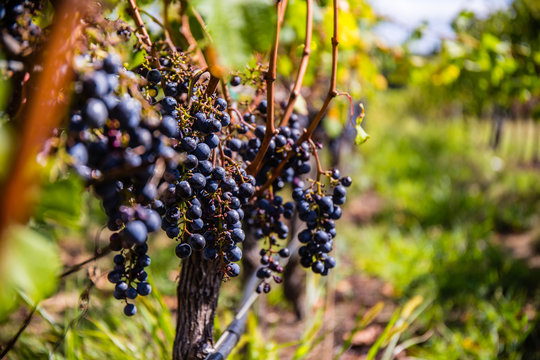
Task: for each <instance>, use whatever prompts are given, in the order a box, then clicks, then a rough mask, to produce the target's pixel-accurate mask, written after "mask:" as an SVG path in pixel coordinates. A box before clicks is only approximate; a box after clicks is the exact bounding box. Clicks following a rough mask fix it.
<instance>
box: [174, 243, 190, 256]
mask: <svg viewBox="0 0 540 360" xmlns="http://www.w3.org/2000/svg"><path fill="white" fill-rule="evenodd" d="M175 252H176V256H178V257H179V258H180V259H185V258H187V257H189V256H190V255H191V246H189V244H178V245H177V246H176V249H175Z"/></svg>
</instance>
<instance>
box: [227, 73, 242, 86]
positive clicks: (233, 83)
mask: <svg viewBox="0 0 540 360" xmlns="http://www.w3.org/2000/svg"><path fill="white" fill-rule="evenodd" d="M241 83H242V79H241V78H240V76H238V75H236V76H233V77H232V78H231V81H230V84H231V86H238V85H240V84H241Z"/></svg>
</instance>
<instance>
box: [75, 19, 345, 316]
mask: <svg viewBox="0 0 540 360" xmlns="http://www.w3.org/2000/svg"><path fill="white" fill-rule="evenodd" d="M122 29H123V28H122ZM97 58H99V57H96V58H93V60H92V61H90V62H89V63H90V64H89V65H88V61H86V64H87V65H88V66H86V67H83V68H82V69H81V70H80V71H78V73H79V75H78V79H77V81H76V83H75V87H74V88H75V97H74V101H73V105H72V108H71V110H72V111H71V115H70V121H69V126H68V131H67V132H68V136H67V140H66V141H65V149H66V151H67V153H68V155H69V159H70V160H69V161H70V163H71V165H72V167H73V168H74V169H75V171H76V172H77V173H78V174H80V176H81V177H83V178H84V179H85V180H87V181H88V183H89V184H91V185H92V188H93V190H94V192H95V193H96V194H97V196H98V197H99V198H100V199H101V202H102V205H103V208H104V210H105V213H106V215H107V216H108V224H107V226H108V228H109V230H111V231H112V232H113V233H112V235H111V236H110V248H111V249H112V250H113V251H117V252H118V254H117V255H116V256H115V257H114V269H113V270H112V271H110V272H109V274H108V280H109V281H110V282H112V283H114V284H115V290H114V294H113V295H114V297H115V298H117V299H121V300H123V301H125V303H126V305H125V308H124V313H125V314H126V315H128V316H131V315H134V314H135V313H136V311H137V308H136V307H135V305H134V304H132V303H130V302H129V301H130V300H133V299H135V298H136V297H137V296H145V295H148V294H149V293H150V292H151V286H150V285H149V283H148V281H147V278H148V275H147V273H146V271H145V268H146V267H147V266H149V265H150V263H151V260H150V257H149V256H148V244H147V240H148V236H149V234H150V233H152V232H155V231H157V230H158V229H159V228H161V229H162V230H163V231H164V232H165V233H166V235H167V236H168V237H169V238H171V239H173V240H175V241H176V242H177V243H176V247H175V253H176V255H177V257H178V258H180V259H186V258H188V257H190V256H191V255H192V254H193V253H194V252H199V253H200V256H201V257H202V258H203V259H204V260H206V261H218V262H219V264H220V269H221V271H223V273H224V274H226V275H227V276H228V277H236V276H238V275H239V273H240V266H239V265H238V261H239V260H241V258H242V249H241V243H242V242H243V241H244V240H245V239H246V232H245V231H246V229H247V228H249V229H250V231H252V232H253V234H254V237H255V238H256V239H259V240H260V241H261V242H263V243H264V246H263V249H262V250H261V251H260V255H261V259H260V260H261V265H262V267H261V268H259V270H258V271H257V276H258V277H259V278H260V279H261V280H262V281H261V283H260V285H259V287H258V288H257V291H258V292H268V291H270V288H271V286H270V283H269V280H270V279H273V280H274V281H275V282H276V283H279V282H281V281H282V279H281V277H280V276H279V275H278V274H279V273H282V272H283V268H282V266H281V265H280V264H279V259H280V258H285V257H287V256H289V250H288V249H287V248H286V247H284V246H283V244H282V243H283V242H284V241H285V240H286V239H288V238H289V233H290V232H289V227H288V221H289V220H290V219H291V218H292V217H293V216H294V214H295V211H296V212H297V213H298V215H299V218H300V219H301V220H302V221H305V222H306V224H307V227H308V229H307V230H305V231H303V232H302V233H300V235H299V238H300V241H301V242H303V243H306V244H307V245H306V246H303V247H301V248H300V255H301V259H302V261H301V262H302V264H303V265H304V266H311V268H312V269H313V271H314V272H316V273H321V274H323V275H325V274H327V272H328V269H330V268H332V267H333V266H334V265H335V261H334V260H333V259H332V258H331V257H329V256H328V255H327V254H328V253H329V252H330V251H331V250H332V238H333V237H334V236H335V234H336V230H335V224H334V220H337V219H338V218H339V217H340V215H341V208H340V207H339V205H342V204H343V203H344V201H345V186H348V185H350V181H349V180H348V179H349V178H339V173H338V172H337V170H336V171H334V172H333V173H332V176H331V181H330V185H331V186H333V188H334V195H333V196H323V195H322V192H321V186H322V185H321V184H320V183H319V181H318V180H317V181H314V180H310V179H308V180H309V181H310V182H311V183H312V185H311V187H309V188H308V189H307V190H304V187H305V177H306V174H308V173H310V171H311V165H310V160H311V158H312V154H313V153H314V151H315V150H314V149H313V148H312V146H311V145H310V143H309V142H307V141H306V142H304V143H299V139H300V137H301V129H302V127H303V126H304V125H303V124H302V121H303V120H305V119H304V118H301V117H300V116H298V115H297V114H293V115H292V116H291V118H290V122H289V124H288V125H287V126H281V127H279V128H278V129H277V130H276V132H275V133H274V134H272V137H271V140H270V146H269V149H268V151H267V152H266V154H265V157H264V160H263V162H262V164H261V170H260V171H258V172H257V173H256V174H253V175H252V174H248V172H247V169H248V165H249V164H250V163H251V162H252V161H253V160H254V159H255V158H256V156H257V153H258V152H260V151H261V144H262V141H263V140H264V137H265V134H266V128H265V126H264V125H262V123H265V121H266V112H267V104H266V102H265V101H264V100H263V101H261V102H259V103H258V105H257V106H255V107H254V108H253V109H251V110H248V109H249V108H248V107H246V110H245V111H244V112H243V113H241V112H240V111H239V110H237V109H231V108H230V104H228V103H227V101H226V100H224V99H222V98H219V97H217V96H216V95H215V94H208V92H209V91H208V85H207V84H205V83H204V81H199V80H200V77H201V72H200V71H196V70H195V69H193V68H192V67H191V65H190V63H189V59H188V58H186V57H185V56H184V55H182V54H177V55H168V56H164V57H161V58H158V59H156V58H153V59H149V60H148V62H145V63H144V64H143V65H142V66H140V67H139V68H138V69H136V70H135V71H134V72H131V71H128V70H125V69H124V68H123V67H122V66H121V64H120V62H119V61H118V58H117V57H115V56H114V55H109V56H108V57H106V58H105V59H103V60H96V59H97ZM86 60H88V59H86ZM241 83H243V81H242V79H241V78H240V77H239V76H235V77H233V78H232V80H231V85H233V86H237V85H240V84H241ZM210 92H211V91H210ZM233 114H234V116H233V117H231V116H232V115H233ZM285 161H286V162H285ZM283 162H285V163H284V168H283V171H282V172H281V173H280V174H277V175H278V176H277V177H276V178H275V180H274V181H273V183H272V184H271V187H270V188H269V189H267V188H264V184H265V183H266V182H267V181H268V178H269V177H270V176H272V174H273V173H274V172H275V171H276V169H277V168H278V167H279V166H280V164H282V163H283ZM336 174H337V175H336ZM287 184H290V185H291V188H292V191H293V199H294V202H293V201H284V200H283V197H282V196H281V195H279V192H280V191H283V190H285V189H287V186H286V185H287ZM315 188H316V189H315ZM280 243H281V244H280Z"/></svg>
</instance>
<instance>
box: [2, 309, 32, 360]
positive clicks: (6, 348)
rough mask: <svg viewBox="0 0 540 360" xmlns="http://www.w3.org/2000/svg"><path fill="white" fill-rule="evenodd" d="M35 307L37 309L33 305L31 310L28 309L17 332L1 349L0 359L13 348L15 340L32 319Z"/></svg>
mask: <svg viewBox="0 0 540 360" xmlns="http://www.w3.org/2000/svg"><path fill="white" fill-rule="evenodd" d="M36 309H37V307H35V306H34V307H33V308H32V310H30V312H29V313H28V315H26V318H25V319H24V321H23V323H22V325H21V327H20V328H19V330H18V331H17V333H16V334H15V335H14V336H13V337H12V338H11V340H9V342H8V343H7V345H6V347H5V348H4V349H2V353H1V354H0V359H3V358H4V357H5V356H6V355H7V354H8V352H9V351H10V350H11V349H13V347H14V346H15V343H16V342H17V340H18V339H19V337H20V336H21V334H22V333H23V332H24V330H25V329H26V328H27V327H28V325H30V322H31V321H32V317H33V316H34V313H35V312H36Z"/></svg>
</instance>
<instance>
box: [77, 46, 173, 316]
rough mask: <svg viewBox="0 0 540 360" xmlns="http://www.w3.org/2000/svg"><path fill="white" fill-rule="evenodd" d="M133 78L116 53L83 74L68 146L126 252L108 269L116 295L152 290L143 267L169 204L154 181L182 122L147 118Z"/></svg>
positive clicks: (116, 244)
mask: <svg viewBox="0 0 540 360" xmlns="http://www.w3.org/2000/svg"><path fill="white" fill-rule="evenodd" d="M134 78H135V74H134V73H132V72H129V71H126V70H124V69H122V67H121V64H120V62H119V60H118V58H117V57H115V56H114V55H111V56H109V57H107V58H105V59H104V60H103V61H102V62H100V63H98V64H97V65H93V66H91V69H90V70H89V71H88V70H87V71H86V72H84V73H81V74H80V76H79V79H78V81H77V82H76V84H75V91H76V100H75V102H74V105H73V111H72V114H71V117H70V121H69V127H68V130H69V134H70V136H69V138H68V141H67V144H66V148H67V152H68V154H69V155H70V158H71V161H72V165H73V168H74V169H75V170H76V171H77V172H78V173H79V175H81V176H82V177H83V178H84V179H86V180H87V181H89V182H91V183H92V184H93V189H94V191H95V193H96V194H97V196H98V197H99V198H100V199H101V202H102V205H103V208H104V210H105V213H106V215H107V216H108V219H109V220H108V224H107V226H108V228H109V230H111V231H114V233H113V234H112V235H111V237H110V248H111V249H112V250H113V251H120V252H121V253H120V254H118V255H116V256H115V258H114V264H115V266H114V269H113V270H112V271H111V272H109V274H108V279H109V281H110V282H112V283H114V284H116V285H115V291H114V297H115V298H117V299H135V298H136V297H137V296H138V295H141V296H145V295H148V294H149V293H150V292H151V286H150V285H149V284H148V282H147V281H146V280H147V277H148V275H147V274H146V272H145V271H144V268H145V267H147V266H148V265H150V258H149V257H148V255H147V251H148V245H147V244H146V241H147V239H148V234H149V233H152V232H155V231H157V230H159V228H160V226H161V216H160V214H159V213H158V210H159V209H160V208H161V207H162V206H163V205H162V204H160V203H159V201H157V200H156V198H157V187H156V184H155V183H154V182H153V180H152V179H153V176H154V173H155V166H156V160H157V159H158V158H163V159H166V161H167V162H168V163H174V162H175V160H174V155H173V154H174V150H173V149H172V148H171V147H170V139H169V136H172V135H174V131H175V128H174V127H173V129H172V130H171V129H170V128H169V127H167V126H164V125H163V123H159V122H156V121H152V118H151V117H147V116H145V113H144V112H143V106H142V104H141V101H140V100H139V99H137V98H135V97H133V96H131V95H130V94H129V91H128V89H127V87H128V85H127V84H130V83H132V81H133V79H134ZM124 312H125V313H126V315H133V314H134V313H135V312H136V307H135V306H134V305H133V304H127V305H126V307H125V309H124Z"/></svg>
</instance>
